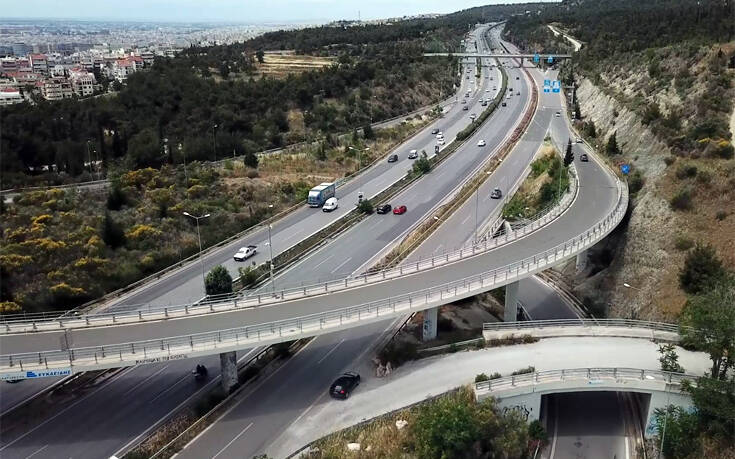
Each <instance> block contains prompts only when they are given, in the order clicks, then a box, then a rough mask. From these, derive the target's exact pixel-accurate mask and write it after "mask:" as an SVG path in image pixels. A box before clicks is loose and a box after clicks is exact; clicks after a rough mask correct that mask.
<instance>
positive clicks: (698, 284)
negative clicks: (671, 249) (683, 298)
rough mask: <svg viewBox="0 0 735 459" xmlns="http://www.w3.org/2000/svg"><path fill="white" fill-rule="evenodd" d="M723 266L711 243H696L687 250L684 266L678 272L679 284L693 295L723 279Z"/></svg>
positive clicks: (724, 272)
mask: <svg viewBox="0 0 735 459" xmlns="http://www.w3.org/2000/svg"><path fill="white" fill-rule="evenodd" d="M725 276H726V271H725V268H723V267H722V262H721V261H720V259H719V258H718V257H717V253H716V252H715V249H714V248H713V247H712V246H711V245H703V244H697V245H696V247H694V250H692V251H691V252H689V254H688V255H687V258H686V260H685V261H684V267H683V268H682V269H681V271H680V272H679V286H680V287H681V289H682V290H684V291H685V292H686V293H689V294H692V295H695V294H698V293H700V292H702V291H704V290H705V289H708V288H709V287H711V286H712V285H713V284H716V283H718V282H719V281H721V280H723V279H724V278H725Z"/></svg>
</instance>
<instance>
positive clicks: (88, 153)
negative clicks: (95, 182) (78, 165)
mask: <svg viewBox="0 0 735 459" xmlns="http://www.w3.org/2000/svg"><path fill="white" fill-rule="evenodd" d="M89 142H91V140H89V139H87V160H89V175H92V154H91V153H90V152H89ZM92 178H94V176H92Z"/></svg>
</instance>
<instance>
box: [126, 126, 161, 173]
mask: <svg viewBox="0 0 735 459" xmlns="http://www.w3.org/2000/svg"><path fill="white" fill-rule="evenodd" d="M128 156H129V157H130V159H131V160H132V162H133V165H134V166H135V167H137V168H142V167H148V166H152V167H154V166H155V167H157V166H160V165H161V163H162V160H163V154H162V149H161V146H160V140H159V138H158V134H156V132H155V131H154V130H153V129H151V128H146V129H143V130H142V131H140V132H138V133H137V134H135V135H134V136H133V137H131V138H130V142H128Z"/></svg>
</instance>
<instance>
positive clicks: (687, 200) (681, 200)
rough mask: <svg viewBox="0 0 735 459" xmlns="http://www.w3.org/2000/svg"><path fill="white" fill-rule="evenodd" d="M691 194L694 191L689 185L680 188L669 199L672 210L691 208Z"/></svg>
mask: <svg viewBox="0 0 735 459" xmlns="http://www.w3.org/2000/svg"><path fill="white" fill-rule="evenodd" d="M693 194H694V192H693V191H692V189H691V188H689V187H682V188H680V189H679V191H677V192H676V194H674V196H673V197H672V198H671V201H669V204H671V208H672V209H674V210H692V208H693V207H694V204H693V203H692V199H693Z"/></svg>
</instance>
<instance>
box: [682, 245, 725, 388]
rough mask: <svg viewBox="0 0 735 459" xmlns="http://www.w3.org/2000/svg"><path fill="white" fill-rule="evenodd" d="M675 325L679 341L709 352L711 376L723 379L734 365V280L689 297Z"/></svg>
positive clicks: (723, 282) (720, 283) (722, 282)
mask: <svg viewBox="0 0 735 459" xmlns="http://www.w3.org/2000/svg"><path fill="white" fill-rule="evenodd" d="M695 250H696V249H695ZM679 324H680V329H681V331H680V333H681V336H682V340H683V342H684V343H686V344H688V345H690V346H691V347H693V348H694V349H696V350H699V351H702V352H706V353H707V354H709V357H710V360H711V361H712V368H711V371H710V374H711V377H712V378H715V379H720V380H724V379H725V378H726V375H727V371H728V370H730V369H732V368H733V367H735V279H733V278H732V277H730V278H728V279H726V280H724V281H721V282H719V283H717V284H715V285H712V286H710V287H709V288H708V289H707V290H705V291H702V292H701V293H700V294H698V295H694V296H692V297H691V298H689V300H688V301H687V303H686V305H685V306H684V310H683V311H682V314H681V317H680V319H679Z"/></svg>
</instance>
